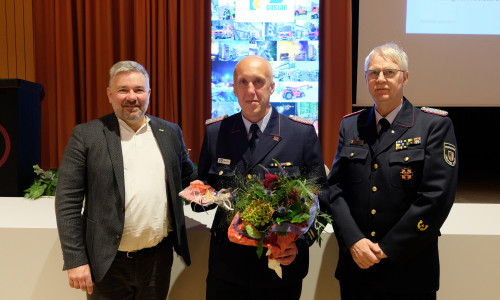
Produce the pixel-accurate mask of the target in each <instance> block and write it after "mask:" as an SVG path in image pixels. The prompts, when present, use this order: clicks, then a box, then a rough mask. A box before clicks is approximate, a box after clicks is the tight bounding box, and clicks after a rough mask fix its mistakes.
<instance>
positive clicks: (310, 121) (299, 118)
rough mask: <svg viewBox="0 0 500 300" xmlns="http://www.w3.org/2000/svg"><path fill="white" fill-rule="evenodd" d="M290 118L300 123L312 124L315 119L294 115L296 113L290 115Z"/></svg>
mask: <svg viewBox="0 0 500 300" xmlns="http://www.w3.org/2000/svg"><path fill="white" fill-rule="evenodd" d="M289 118H290V119H292V120H293V121H295V122H299V123H303V124H307V125H312V124H313V123H314V120H311V119H307V118H302V117H298V116H294V115H291V116H289Z"/></svg>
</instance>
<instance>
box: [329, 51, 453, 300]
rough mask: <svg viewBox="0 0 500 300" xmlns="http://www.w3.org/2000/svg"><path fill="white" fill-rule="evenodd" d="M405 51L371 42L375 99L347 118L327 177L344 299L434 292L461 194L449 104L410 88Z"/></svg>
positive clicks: (368, 70)
mask: <svg viewBox="0 0 500 300" xmlns="http://www.w3.org/2000/svg"><path fill="white" fill-rule="evenodd" d="M408 74H409V73H408V58H407V55H406V53H405V52H404V51H403V50H402V49H401V48H400V47H399V46H397V45H396V44H393V43H388V44H385V45H382V46H379V47H376V48H375V49H373V50H372V51H371V52H370V54H369V55H368V56H367V58H366V60H365V78H366V84H367V86H368V91H369V93H370V95H371V97H372V98H373V100H374V102H375V105H374V106H373V107H372V108H371V109H367V110H361V111H358V112H355V113H353V114H350V115H347V116H345V117H344V119H343V121H342V123H341V128H340V134H339V144H338V149H337V153H336V156H335V160H334V162H333V166H332V172H331V173H330V176H329V178H328V183H329V186H330V204H331V208H332V212H333V213H332V214H333V221H334V229H335V234H336V236H337V240H338V243H339V247H340V251H339V262H338V266H337V271H336V277H337V278H338V279H339V281H340V287H341V295H342V299H344V300H345V299H356V300H362V299H394V300H395V299H398V300H400V299H436V291H437V290H438V289H439V253H438V236H439V235H440V232H439V229H440V227H441V225H442V224H443V222H444V221H445V219H446V217H447V216H448V213H449V211H450V209H451V206H452V204H453V201H454V198H455V189H456V183H457V171H458V168H457V150H456V140H455V134H454V131H453V124H452V122H451V120H450V119H449V118H448V117H446V115H447V112H445V111H442V110H437V109H431V108H417V107H414V106H413V105H412V104H411V103H410V101H408V99H406V98H405V97H404V96H403V88H404V86H406V84H407V83H408Z"/></svg>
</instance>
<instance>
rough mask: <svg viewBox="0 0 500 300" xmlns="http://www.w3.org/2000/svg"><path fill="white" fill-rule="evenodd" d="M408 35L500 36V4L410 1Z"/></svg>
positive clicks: (460, 0) (472, 0)
mask: <svg viewBox="0 0 500 300" xmlns="http://www.w3.org/2000/svg"><path fill="white" fill-rule="evenodd" d="M406 33H421V34H500V0H407V1H406Z"/></svg>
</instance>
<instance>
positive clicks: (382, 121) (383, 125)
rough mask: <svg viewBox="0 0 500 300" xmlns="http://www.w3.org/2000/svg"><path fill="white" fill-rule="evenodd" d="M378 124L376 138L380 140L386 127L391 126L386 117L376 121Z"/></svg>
mask: <svg viewBox="0 0 500 300" xmlns="http://www.w3.org/2000/svg"><path fill="white" fill-rule="evenodd" d="M378 123H379V124H380V132H379V133H378V140H379V141H381V140H382V139H383V138H384V135H385V133H386V132H387V129H389V127H390V126H391V123H389V121H387V119H386V118H382V119H380V120H379V121H378Z"/></svg>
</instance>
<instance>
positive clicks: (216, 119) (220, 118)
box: [205, 115, 227, 125]
mask: <svg viewBox="0 0 500 300" xmlns="http://www.w3.org/2000/svg"><path fill="white" fill-rule="evenodd" d="M225 118H227V115H223V116H220V117H217V118H212V119H208V120H206V121H205V125H208V124H212V123H215V122H219V121H222V120H224V119H225Z"/></svg>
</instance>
